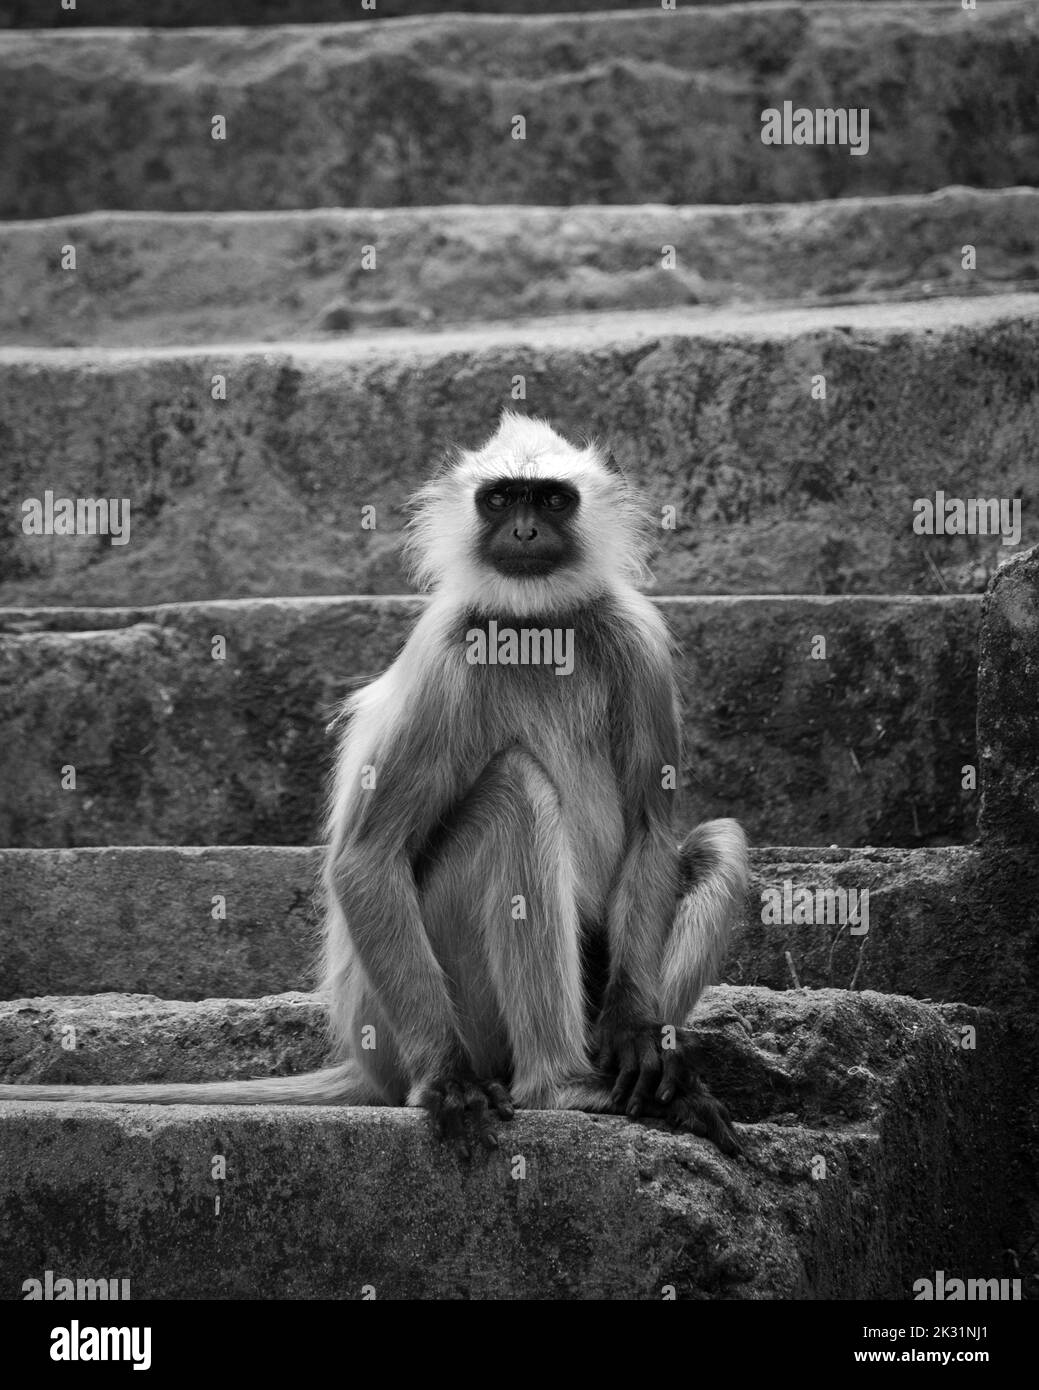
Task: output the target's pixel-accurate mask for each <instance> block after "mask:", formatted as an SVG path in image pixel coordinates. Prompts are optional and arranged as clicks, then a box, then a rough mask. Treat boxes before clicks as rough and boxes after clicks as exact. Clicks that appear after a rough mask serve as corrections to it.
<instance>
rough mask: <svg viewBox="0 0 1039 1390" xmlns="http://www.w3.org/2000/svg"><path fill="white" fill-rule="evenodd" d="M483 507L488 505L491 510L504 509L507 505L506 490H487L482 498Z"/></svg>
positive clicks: (507, 496)
mask: <svg viewBox="0 0 1039 1390" xmlns="http://www.w3.org/2000/svg"><path fill="white" fill-rule="evenodd" d="M483 504H484V506H485V507H490V509H491V511H492V512H500V511H504V509H505V508H506V507H507V506H508V505H509V494H508V493H507V492H489V493H488V494H487V496H486V497H485V498H484V499H483Z"/></svg>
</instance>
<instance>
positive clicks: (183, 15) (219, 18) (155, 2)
mask: <svg viewBox="0 0 1039 1390" xmlns="http://www.w3.org/2000/svg"><path fill="white" fill-rule="evenodd" d="M65 2H66V3H68V0H65ZM841 2H842V0H825V3H828V4H833V3H841ZM863 2H864V0H843V3H848V4H851V3H863ZM878 2H879V0H878ZM889 2H890V0H889ZM72 3H73V5H75V6H76V8H75V9H71V10H69V9H65V8H63V7H62V4H61V0H54V3H53V4H51V5H50V6H49V7H48V8H44V6H43V4H42V3H41V0H2V4H0V29H45V28H55V29H64V28H88V27H89V28H97V27H99V26H110V25H128V26H134V27H136V26H139V25H140V24H141V22H142V20H145V19H146V20H147V22H148V27H149V28H151V27H153V26H154V27H170V28H178V27H187V26H196V25H201V26H208V27H213V26H217V25H219V26H221V27H223V26H224V25H230V24H333V23H336V24H345V23H350V22H356V21H362V22H363V21H368V22H372V21H376V22H377V21H378V20H382V19H407V18H416V17H418V16H421V15H438V14H484V15H488V14H512V15H518V14H531V15H537V14H555V13H557V12H558V10H559V8H560V0H220V4H219V5H217V6H214V5H213V3H212V0H148V6H147V10H142V8H141V0H78V3H77V0H72ZM727 3H731V0H565V6H564V8H565V9H566V11H567V12H568V13H569V14H583V13H585V12H587V11H589V10H592V11H599V10H654V11H657V12H658V13H659V12H660V11H662V10H663V9H664V8H665V6H666V5H672V6H674V7H675V8H676V9H683V10H684V9H689V8H690V7H692V6H696V5H707V4H727ZM818 3H824V0H818ZM921 3H922V0H921Z"/></svg>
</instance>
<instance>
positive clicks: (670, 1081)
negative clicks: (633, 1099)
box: [656, 1051, 685, 1105]
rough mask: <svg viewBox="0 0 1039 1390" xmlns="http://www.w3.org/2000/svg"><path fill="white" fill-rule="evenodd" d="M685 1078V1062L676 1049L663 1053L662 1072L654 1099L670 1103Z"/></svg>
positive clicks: (666, 1103) (662, 1102)
mask: <svg viewBox="0 0 1039 1390" xmlns="http://www.w3.org/2000/svg"><path fill="white" fill-rule="evenodd" d="M684 1079H685V1064H684V1063H683V1061H682V1059H681V1057H680V1056H679V1055H678V1053H677V1052H676V1051H668V1052H665V1053H664V1074H663V1076H662V1077H661V1079H660V1085H659V1086H658V1087H657V1094H656V1099H657V1100H658V1101H659V1102H660V1103H661V1105H670V1104H671V1102H672V1101H673V1100H674V1098H675V1096H677V1095H678V1092H679V1089H680V1088H681V1085H682V1082H683V1081H684Z"/></svg>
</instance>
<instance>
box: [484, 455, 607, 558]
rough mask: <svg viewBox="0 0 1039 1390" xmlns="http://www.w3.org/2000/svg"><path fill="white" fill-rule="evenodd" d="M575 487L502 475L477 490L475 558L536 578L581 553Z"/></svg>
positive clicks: (578, 503)
mask: <svg viewBox="0 0 1039 1390" xmlns="http://www.w3.org/2000/svg"><path fill="white" fill-rule="evenodd" d="M579 506H580V496H579V494H578V492H577V489H576V488H574V487H573V486H572V485H571V484H570V483H562V482H554V481H552V480H550V479H542V478H537V479H531V478H502V479H499V480H498V481H497V482H493V483H486V484H484V485H483V486H482V487H480V488H479V489H478V490H477V493H476V512H477V516H478V518H479V522H480V536H479V541H478V548H479V553H480V558H481V559H482V560H483V561H485V562H486V563H487V564H489V565H491V566H493V568H494V569H496V570H497V571H498V573H499V574H503V575H506V576H507V577H508V578H510V579H537V578H541V577H543V576H544V575H547V574H551V573H553V571H555V570H557V569H560V568H561V567H563V566H565V565H573V564H575V563H577V561H579V560H580V558H581V549H580V544H579V542H578V539H577V534H576V529H575V522H576V519H577V512H578V508H579Z"/></svg>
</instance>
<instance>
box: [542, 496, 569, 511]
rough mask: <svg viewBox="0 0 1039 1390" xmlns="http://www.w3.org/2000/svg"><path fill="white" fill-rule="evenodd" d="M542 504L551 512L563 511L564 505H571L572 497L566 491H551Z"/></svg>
mask: <svg viewBox="0 0 1039 1390" xmlns="http://www.w3.org/2000/svg"><path fill="white" fill-rule="evenodd" d="M541 505H542V506H543V507H546V508H547V509H548V510H549V511H550V512H561V511H562V510H563V508H564V507H568V506H569V505H570V498H569V497H568V496H567V495H566V493H565V492H550V493H548V494H547V496H546V497H545V498H544V499H543V500H542V504H541Z"/></svg>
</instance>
